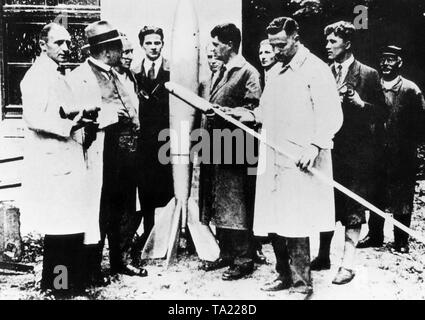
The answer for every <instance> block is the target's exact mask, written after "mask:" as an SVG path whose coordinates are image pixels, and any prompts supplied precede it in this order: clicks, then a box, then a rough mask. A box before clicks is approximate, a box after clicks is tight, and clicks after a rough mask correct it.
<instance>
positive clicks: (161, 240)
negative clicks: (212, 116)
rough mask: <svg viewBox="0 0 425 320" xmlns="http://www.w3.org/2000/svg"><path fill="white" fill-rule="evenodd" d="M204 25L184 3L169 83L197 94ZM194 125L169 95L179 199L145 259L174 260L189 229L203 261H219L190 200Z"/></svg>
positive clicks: (188, 1)
mask: <svg viewBox="0 0 425 320" xmlns="http://www.w3.org/2000/svg"><path fill="white" fill-rule="evenodd" d="M199 51H200V40H199V26H198V18H197V14H196V10H195V8H194V4H193V0H179V2H178V5H177V8H176V12H175V16H174V24H173V31H172V42H171V64H170V80H171V81H172V82H173V83H178V84H179V85H181V86H183V87H185V88H186V89H188V90H190V91H191V92H193V93H197V92H198V88H199ZM194 126H195V109H194V108H192V107H191V106H190V105H188V104H187V103H185V102H183V101H182V100H181V99H178V98H176V97H175V96H173V95H170V140H171V163H172V167H173V181H174V194H175V197H174V199H171V201H170V202H169V203H168V205H167V206H166V207H165V208H164V209H163V210H162V211H161V212H160V213H159V214H158V215H157V216H156V218H155V219H156V220H155V226H154V228H153V229H152V232H151V234H150V235H149V238H148V240H147V242H146V245H145V247H144V249H143V253H142V258H144V259H145V258H151V259H152V258H153V259H154V258H163V257H165V256H166V262H167V265H168V264H170V263H171V262H172V261H174V259H175V257H176V252H177V248H178V246H179V243H180V236H183V237H185V238H188V232H187V229H189V232H190V236H191V238H192V240H193V242H194V245H195V248H196V251H197V253H198V255H199V257H200V258H201V259H203V260H208V261H214V260H216V259H218V257H219V253H220V251H219V248H218V245H217V242H216V240H215V238H214V235H213V234H212V232H211V230H210V228H209V227H208V226H205V225H202V224H201V223H200V222H199V208H198V205H197V204H196V202H195V201H194V200H193V199H191V198H189V195H190V189H191V183H192V169H193V166H192V162H191V159H190V147H191V139H190V134H191V132H192V130H193V128H194Z"/></svg>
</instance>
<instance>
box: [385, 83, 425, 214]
mask: <svg viewBox="0 0 425 320" xmlns="http://www.w3.org/2000/svg"><path fill="white" fill-rule="evenodd" d="M382 90H383V92H384V96H385V104H386V106H387V108H388V112H389V117H388V119H387V121H386V122H385V144H384V148H385V149H384V155H383V159H382V162H381V163H382V164H383V165H382V167H381V168H382V169H383V171H384V172H383V177H382V179H383V181H382V182H383V185H382V188H380V192H381V193H382V195H383V197H384V199H383V201H384V207H385V208H387V209H389V211H390V212H391V213H393V214H411V213H412V210H413V197H414V193H415V185H416V174H417V171H418V159H417V147H418V145H419V143H420V142H421V141H423V139H424V133H425V131H424V120H425V117H424V113H425V100H424V96H423V94H422V92H421V90H420V89H419V88H418V86H417V85H416V84H415V83H413V82H412V81H410V80H407V79H405V78H403V77H399V78H398V81H397V82H396V84H395V85H394V86H393V87H392V88H390V89H385V88H384V87H383V88H382Z"/></svg>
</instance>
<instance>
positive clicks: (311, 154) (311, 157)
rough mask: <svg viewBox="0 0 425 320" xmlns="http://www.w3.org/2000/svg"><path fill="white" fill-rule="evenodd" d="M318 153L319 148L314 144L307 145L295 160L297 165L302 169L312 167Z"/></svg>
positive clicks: (308, 169)
mask: <svg viewBox="0 0 425 320" xmlns="http://www.w3.org/2000/svg"><path fill="white" fill-rule="evenodd" d="M318 155H319V148H318V147H316V146H314V145H312V144H311V145H309V146H308V147H306V148H304V150H303V152H302V153H301V156H300V158H299V160H298V161H297V162H296V165H297V167H299V168H300V169H301V170H303V171H306V172H307V171H310V170H311V168H313V164H314V161H315V160H316V158H317V156H318Z"/></svg>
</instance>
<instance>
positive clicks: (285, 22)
mask: <svg viewBox="0 0 425 320" xmlns="http://www.w3.org/2000/svg"><path fill="white" fill-rule="evenodd" d="M299 29H300V28H299V26H298V22H296V21H295V20H294V19H292V18H289V17H279V18H276V19H274V20H273V21H272V22H270V24H269V25H268V27H267V29H266V31H267V33H268V34H277V33H279V32H281V31H282V30H284V31H285V32H286V34H287V35H288V36H292V35H293V34H295V33H298V30H299Z"/></svg>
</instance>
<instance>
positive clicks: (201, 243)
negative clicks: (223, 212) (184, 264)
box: [187, 198, 220, 261]
mask: <svg viewBox="0 0 425 320" xmlns="http://www.w3.org/2000/svg"><path fill="white" fill-rule="evenodd" d="M187 225H188V227H189V231H190V234H191V236H192V239H193V242H194V244H195V248H196V252H197V253H198V256H199V258H200V259H202V260H206V261H215V260H217V259H218V258H219V256H220V248H219V246H218V244H217V241H216V239H215V237H214V234H213V233H212V231H211V228H210V227H209V226H207V225H204V224H202V223H201V222H200V221H199V207H198V205H197V204H196V202H195V201H194V200H193V199H192V198H189V205H188V223H187Z"/></svg>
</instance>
